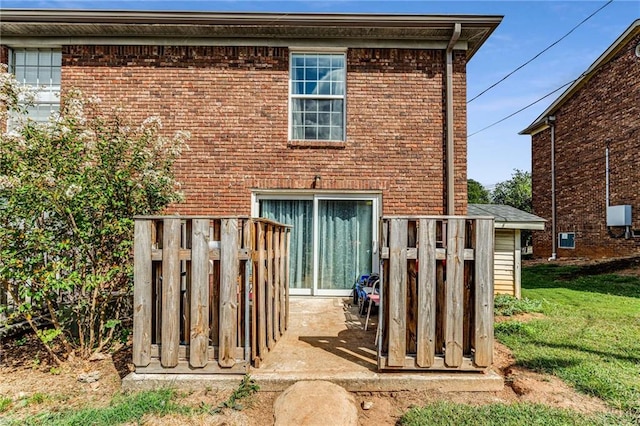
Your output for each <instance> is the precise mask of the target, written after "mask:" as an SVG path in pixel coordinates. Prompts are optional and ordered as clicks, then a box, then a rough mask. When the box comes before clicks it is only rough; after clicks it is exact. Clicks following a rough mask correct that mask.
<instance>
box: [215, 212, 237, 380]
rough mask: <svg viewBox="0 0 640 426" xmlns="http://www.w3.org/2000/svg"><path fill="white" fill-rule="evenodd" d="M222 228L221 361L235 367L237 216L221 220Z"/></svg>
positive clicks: (219, 345) (224, 365)
mask: <svg viewBox="0 0 640 426" xmlns="http://www.w3.org/2000/svg"><path fill="white" fill-rule="evenodd" d="M220 228H221V230H220V233H221V235H220V270H221V273H220V323H219V331H218V333H219V336H220V338H219V343H218V348H219V353H218V364H220V366H221V367H227V368H230V367H233V366H234V365H235V363H236V361H235V356H234V351H235V348H236V335H237V320H236V317H237V312H238V304H237V300H236V298H237V292H238V289H237V286H238V272H239V265H238V250H239V248H240V247H239V244H238V219H222V221H221V227H220Z"/></svg>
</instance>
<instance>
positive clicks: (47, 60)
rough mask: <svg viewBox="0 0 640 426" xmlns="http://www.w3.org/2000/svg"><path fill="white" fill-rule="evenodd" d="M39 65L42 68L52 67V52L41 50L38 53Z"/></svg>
mask: <svg viewBox="0 0 640 426" xmlns="http://www.w3.org/2000/svg"><path fill="white" fill-rule="evenodd" d="M38 56H39V58H38V65H40V66H41V67H49V66H51V64H52V62H51V51H50V50H39V51H38Z"/></svg>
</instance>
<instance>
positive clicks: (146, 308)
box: [133, 219, 152, 367]
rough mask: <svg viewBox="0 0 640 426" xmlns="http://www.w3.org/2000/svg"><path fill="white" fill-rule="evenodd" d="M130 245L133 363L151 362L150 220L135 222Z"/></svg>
mask: <svg viewBox="0 0 640 426" xmlns="http://www.w3.org/2000/svg"><path fill="white" fill-rule="evenodd" d="M133 241H134V246H133V264H134V273H133V364H134V365H135V366H136V367H146V366H147V365H149V363H150V362H151V303H152V297H151V294H152V292H151V221H150V220H143V219H136V221H135V225H134V240H133Z"/></svg>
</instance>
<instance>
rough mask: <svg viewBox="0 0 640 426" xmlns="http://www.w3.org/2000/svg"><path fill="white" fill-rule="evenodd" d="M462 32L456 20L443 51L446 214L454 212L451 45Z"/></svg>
mask: <svg viewBox="0 0 640 426" xmlns="http://www.w3.org/2000/svg"><path fill="white" fill-rule="evenodd" d="M461 32H462V25H461V24H460V23H459V22H456V23H455V24H454V26H453V33H452V34H451V39H450V40H449V45H448V46H447V50H446V52H445V55H446V62H447V66H446V69H445V74H446V83H445V85H446V100H445V103H446V106H447V111H446V118H445V121H446V123H447V138H446V156H447V161H446V165H445V175H446V179H447V181H446V190H447V211H446V214H448V215H454V214H455V169H454V162H453V156H454V133H453V47H454V46H455V44H456V42H457V41H458V39H459V38H460V33H461Z"/></svg>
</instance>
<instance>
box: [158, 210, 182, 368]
mask: <svg viewBox="0 0 640 426" xmlns="http://www.w3.org/2000/svg"><path fill="white" fill-rule="evenodd" d="M179 344H180V219H175V218H170V219H164V225H163V240H162V352H161V355H160V362H161V364H162V366H163V367H165V368H170V367H175V366H176V365H178V346H179Z"/></svg>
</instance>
